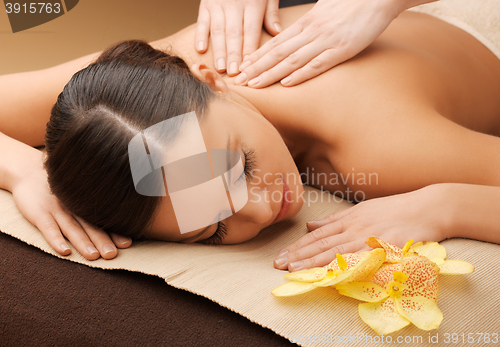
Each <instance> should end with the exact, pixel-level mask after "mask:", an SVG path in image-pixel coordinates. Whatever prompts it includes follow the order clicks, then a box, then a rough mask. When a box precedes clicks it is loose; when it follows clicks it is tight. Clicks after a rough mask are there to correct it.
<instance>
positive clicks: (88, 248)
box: [87, 246, 99, 254]
mask: <svg viewBox="0 0 500 347" xmlns="http://www.w3.org/2000/svg"><path fill="white" fill-rule="evenodd" d="M87 251H88V252H89V253H90V254H93V253H99V252H98V251H97V249H95V247H94V246H88V247H87Z"/></svg>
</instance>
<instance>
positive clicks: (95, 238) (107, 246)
mask: <svg viewBox="0 0 500 347" xmlns="http://www.w3.org/2000/svg"><path fill="white" fill-rule="evenodd" d="M75 219H76V220H77V221H78V223H79V224H80V225H81V226H82V227H83V232H84V233H86V234H87V236H88V238H89V239H90V241H91V243H92V244H93V246H95V247H94V248H97V250H98V251H99V253H100V255H101V256H102V257H103V258H104V259H113V258H114V257H116V255H117V254H118V250H117V249H116V247H115V245H114V243H113V241H112V240H111V238H110V237H109V235H108V233H106V232H104V231H103V230H101V229H97V228H95V227H93V226H92V225H90V224H89V223H87V222H85V221H84V220H83V219H81V218H80V217H75ZM88 247H89V246H87V248H88ZM90 247H91V246H90Z"/></svg>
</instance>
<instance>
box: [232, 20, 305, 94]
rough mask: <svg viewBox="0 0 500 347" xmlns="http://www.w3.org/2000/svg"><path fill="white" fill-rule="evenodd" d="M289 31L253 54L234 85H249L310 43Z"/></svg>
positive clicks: (242, 67) (301, 36) (243, 65)
mask: <svg viewBox="0 0 500 347" xmlns="http://www.w3.org/2000/svg"><path fill="white" fill-rule="evenodd" d="M289 29H290V28H288V29H286V30H285V31H283V32H282V33H280V34H279V35H278V36H276V37H274V38H272V39H271V40H270V41H268V42H266V43H265V44H264V45H263V46H262V47H261V48H259V49H258V50H257V51H256V52H254V53H252V54H251V55H250V56H249V57H248V59H247V60H246V61H245V62H243V64H241V66H240V70H241V74H240V75H239V76H238V77H236V79H235V80H234V83H235V84H246V83H248V82H249V81H251V80H252V79H254V78H256V77H258V76H260V75H261V74H262V73H263V72H265V71H267V70H269V69H271V68H272V67H274V66H275V65H277V64H278V63H280V62H281V61H282V60H283V59H285V58H286V57H288V56H289V55H290V54H292V53H293V52H295V51H297V50H298V49H300V48H301V47H302V46H304V45H306V44H307V43H308V41H309V38H307V37H306V36H305V35H295V32H294V31H288V30H289ZM283 38H285V39H286V40H285V39H283ZM282 41H285V42H284V43H282V44H279V43H278V42H282Z"/></svg>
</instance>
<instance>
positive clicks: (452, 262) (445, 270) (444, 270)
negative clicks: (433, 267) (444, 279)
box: [438, 259, 474, 275]
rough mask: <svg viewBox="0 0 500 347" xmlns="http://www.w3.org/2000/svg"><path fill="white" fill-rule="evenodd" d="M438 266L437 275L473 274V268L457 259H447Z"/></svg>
mask: <svg viewBox="0 0 500 347" xmlns="http://www.w3.org/2000/svg"><path fill="white" fill-rule="evenodd" d="M438 265H439V273H440V274H442V275H465V274H470V273H471V272H474V266H473V265H472V264H470V263H468V262H466V261H463V260H459V259H447V260H445V261H444V263H443V264H438Z"/></svg>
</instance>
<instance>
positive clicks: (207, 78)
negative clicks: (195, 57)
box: [190, 63, 230, 95]
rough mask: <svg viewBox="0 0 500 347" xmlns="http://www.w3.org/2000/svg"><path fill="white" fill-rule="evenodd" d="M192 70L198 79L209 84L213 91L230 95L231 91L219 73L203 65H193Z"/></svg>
mask: <svg viewBox="0 0 500 347" xmlns="http://www.w3.org/2000/svg"><path fill="white" fill-rule="evenodd" d="M190 70H191V72H192V73H193V75H194V76H195V77H196V78H197V79H199V80H200V81H202V82H205V83H207V84H208V85H209V86H210V88H212V90H213V91H215V92H220V93H221V94H224V95H229V93H230V90H229V88H228V87H227V84H226V82H224V80H223V79H222V77H221V76H220V75H219V73H218V72H217V71H215V70H214V69H211V68H209V67H208V66H207V65H205V64H203V63H196V64H194V65H191V68H190Z"/></svg>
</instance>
